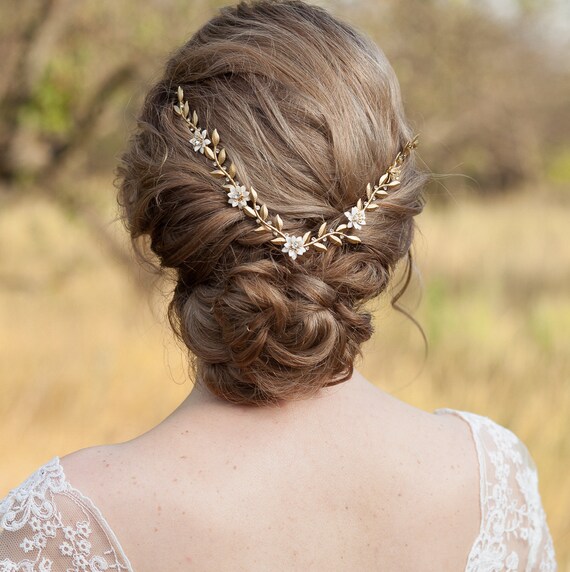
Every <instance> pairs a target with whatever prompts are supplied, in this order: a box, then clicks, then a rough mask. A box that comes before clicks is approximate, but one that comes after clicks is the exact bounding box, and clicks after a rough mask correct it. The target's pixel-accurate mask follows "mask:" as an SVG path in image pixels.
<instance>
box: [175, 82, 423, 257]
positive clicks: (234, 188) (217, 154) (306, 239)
mask: <svg viewBox="0 0 570 572" xmlns="http://www.w3.org/2000/svg"><path fill="white" fill-rule="evenodd" d="M177 94H178V104H175V105H174V111H175V112H176V113H177V114H178V115H179V116H180V117H182V118H183V119H184V120H185V121H186V123H187V124H188V126H189V128H190V131H191V132H192V134H193V138H192V139H190V143H192V144H193V145H194V150H195V151H197V152H200V153H202V154H204V155H205V156H206V157H207V158H208V159H210V160H211V161H213V165H214V166H215V167H216V169H214V170H213V171H210V174H212V175H213V176H215V177H220V178H225V179H226V184H224V185H222V187H223V188H225V189H228V197H229V199H228V202H231V203H232V206H237V207H238V208H240V209H241V210H243V211H244V212H245V214H246V215H247V216H249V217H251V218H255V219H256V221H257V223H258V224H259V225H261V226H258V227H257V228H256V229H255V230H254V232H259V231H264V230H270V231H271V232H272V233H273V235H275V238H273V239H272V240H271V242H272V243H273V244H276V245H283V248H282V251H283V252H287V253H289V255H290V257H291V258H293V259H296V258H297V256H299V255H302V254H303V253H304V252H306V251H307V250H309V248H310V247H314V248H315V249H316V250H319V251H326V250H327V246H326V245H325V244H323V243H324V242H326V241H327V240H330V243H331V244H334V245H341V244H342V241H343V239H346V240H347V241H348V242H350V243H353V244H357V243H359V242H361V240H360V238H359V237H358V236H355V235H353V234H346V233H345V231H346V230H347V229H348V228H351V227H353V228H354V229H360V228H361V225H364V224H366V217H365V213H366V211H373V210H376V209H377V208H378V207H379V205H378V203H376V202H374V201H375V200H376V199H377V198H379V197H378V195H380V196H386V195H388V191H387V189H393V188H395V187H398V186H399V185H400V184H401V183H400V181H399V180H398V177H399V176H400V174H401V166H402V163H403V161H404V160H405V159H406V157H407V156H408V155H409V154H410V152H411V151H412V149H415V148H416V147H417V145H418V135H416V136H415V137H414V138H413V139H412V140H411V141H409V142H408V143H406V145H405V146H404V148H403V149H402V150H401V151H400V152H399V153H398V154H397V155H396V158H395V159H394V161H393V162H392V164H391V165H390V167H388V169H387V171H386V172H385V173H384V174H383V175H382V176H381V177H380V179H379V180H378V182H377V183H376V184H375V185H374V186H372V184H371V183H368V185H367V186H366V200H365V201H364V202H363V200H362V199H358V202H357V203H356V206H355V207H352V209H351V210H350V211H345V213H344V214H345V216H346V217H347V219H348V223H343V224H340V225H338V226H337V227H336V228H335V229H331V230H329V231H328V232H326V227H327V223H326V221H325V222H323V223H322V224H321V226H320V227H319V230H318V232H317V236H316V238H313V237H312V234H311V231H307V232H306V233H305V234H304V235H303V236H302V237H301V236H291V235H289V233H286V232H283V219H282V218H281V217H280V216H279V215H278V214H277V215H275V220H274V221H272V220H271V218H269V210H268V208H267V205H266V204H263V203H262V204H258V194H257V191H256V190H255V189H254V188H253V187H251V186H250V187H249V190H246V189H245V186H244V185H241V184H240V183H239V182H238V181H237V180H236V179H235V178H234V177H235V176H236V168H235V165H234V163H233V162H231V161H230V165H229V167H228V168H227V169H226V168H225V167H224V166H223V165H224V163H225V162H226V160H228V157H227V154H226V150H225V149H224V148H222V147H220V146H219V143H220V136H219V134H218V131H217V130H216V129H214V130H213V131H212V132H211V135H210V136H209V135H208V132H207V130H206V129H201V128H200V127H198V115H197V113H196V111H195V110H194V111H193V112H192V119H190V106H189V104H188V101H184V92H183V90H182V88H181V87H178V91H177ZM208 137H210V138H208ZM210 143H211V144H212V145H213V148H212V147H210V145H209V144H210ZM248 202H250V203H251V205H252V206H249V205H248V204H247V203H248Z"/></svg>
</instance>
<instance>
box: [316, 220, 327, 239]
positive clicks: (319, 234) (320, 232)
mask: <svg viewBox="0 0 570 572" xmlns="http://www.w3.org/2000/svg"><path fill="white" fill-rule="evenodd" d="M326 229H327V223H326V221H325V222H323V224H321V226H320V227H319V233H318V234H317V236H323V234H325V230H326Z"/></svg>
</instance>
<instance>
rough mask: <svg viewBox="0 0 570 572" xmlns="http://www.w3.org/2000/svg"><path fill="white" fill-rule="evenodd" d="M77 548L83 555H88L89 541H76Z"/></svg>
mask: <svg viewBox="0 0 570 572" xmlns="http://www.w3.org/2000/svg"><path fill="white" fill-rule="evenodd" d="M77 548H79V550H80V552H83V553H84V554H89V553H90V552H91V542H89V540H85V539H84V538H81V539H80V540H78V541H77Z"/></svg>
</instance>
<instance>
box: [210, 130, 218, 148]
mask: <svg viewBox="0 0 570 572" xmlns="http://www.w3.org/2000/svg"><path fill="white" fill-rule="evenodd" d="M219 142H220V135H219V133H218V130H217V129H214V130H213V131H212V143H213V144H214V146H215V145H217V144H218V143H219Z"/></svg>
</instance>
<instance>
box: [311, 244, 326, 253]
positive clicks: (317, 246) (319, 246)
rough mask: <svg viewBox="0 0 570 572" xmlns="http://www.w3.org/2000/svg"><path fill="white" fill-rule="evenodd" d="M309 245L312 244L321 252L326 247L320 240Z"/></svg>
mask: <svg viewBox="0 0 570 572" xmlns="http://www.w3.org/2000/svg"><path fill="white" fill-rule="evenodd" d="M311 246H314V247H315V248H316V249H317V250H320V251H321V252H325V251H326V250H327V247H326V246H325V245H324V244H323V243H322V242H315V243H313V244H311Z"/></svg>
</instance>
